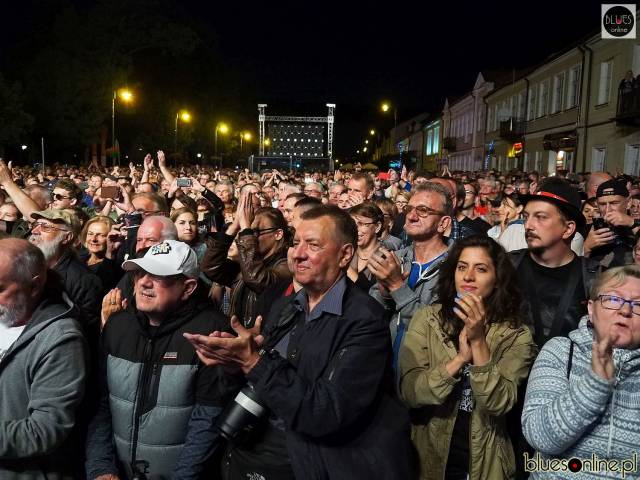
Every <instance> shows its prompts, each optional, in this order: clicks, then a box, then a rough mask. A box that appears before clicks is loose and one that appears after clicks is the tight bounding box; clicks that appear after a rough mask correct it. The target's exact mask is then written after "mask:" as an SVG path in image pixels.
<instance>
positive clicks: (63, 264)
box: [29, 208, 102, 345]
mask: <svg viewBox="0 0 640 480" xmlns="http://www.w3.org/2000/svg"><path fill="white" fill-rule="evenodd" d="M31 218H33V219H34V220H35V222H34V223H33V224H32V228H31V236H30V237H29V241H30V242H31V243H32V244H34V245H35V246H36V247H38V248H39V249H40V250H41V251H42V253H43V254H44V257H45V260H46V261H47V266H48V267H49V268H50V269H52V270H53V271H54V272H56V273H57V274H58V275H60V278H61V280H62V284H63V285H64V288H65V290H66V292H67V294H68V295H69V297H70V298H71V301H72V302H73V303H75V304H76V306H77V307H78V308H79V309H80V314H81V315H80V322H81V324H82V326H83V328H84V329H85V334H86V335H87V339H88V340H89V343H90V344H91V345H94V344H97V339H98V335H99V324H100V321H99V318H100V316H99V315H100V307H101V303H102V297H101V292H102V281H101V280H100V279H99V278H98V276H97V275H95V274H94V273H92V272H91V271H90V270H89V268H88V267H87V266H86V265H85V264H84V263H83V262H82V261H80V260H79V259H78V257H77V255H76V252H75V250H74V249H73V244H74V242H75V240H76V238H77V236H78V234H79V232H80V221H79V219H78V217H77V216H76V213H75V212H74V211H73V210H69V209H54V208H52V209H47V210H42V211H40V212H35V213H33V214H31Z"/></svg>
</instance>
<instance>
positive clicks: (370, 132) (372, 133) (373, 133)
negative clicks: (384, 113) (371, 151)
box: [369, 128, 376, 137]
mask: <svg viewBox="0 0 640 480" xmlns="http://www.w3.org/2000/svg"><path fill="white" fill-rule="evenodd" d="M375 134H376V131H375V130H374V129H373V128H372V129H371V130H369V135H371V136H372V137H373V136H374V135H375Z"/></svg>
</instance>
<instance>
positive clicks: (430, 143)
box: [427, 129, 433, 155]
mask: <svg viewBox="0 0 640 480" xmlns="http://www.w3.org/2000/svg"><path fill="white" fill-rule="evenodd" d="M432 154H433V130H431V129H429V130H428V131H427V155H432Z"/></svg>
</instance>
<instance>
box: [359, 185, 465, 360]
mask: <svg viewBox="0 0 640 480" xmlns="http://www.w3.org/2000/svg"><path fill="white" fill-rule="evenodd" d="M412 193H413V195H412V196H411V199H410V200H409V203H408V204H407V205H406V206H405V207H404V213H405V224H404V229H405V231H406V232H407V235H408V237H409V238H410V239H411V240H412V245H409V246H408V247H405V248H403V249H401V250H398V251H396V252H390V251H388V250H386V249H380V250H378V251H377V252H375V253H374V254H373V255H372V256H371V258H370V259H369V265H368V268H369V270H370V271H371V273H373V275H374V276H375V277H376V278H377V280H378V282H377V283H376V284H375V285H374V286H373V287H371V291H370V294H371V295H372V296H373V297H374V298H375V299H376V300H378V301H379V302H380V303H381V304H382V305H383V306H384V307H385V308H386V309H387V312H388V314H389V315H390V316H392V321H391V323H390V325H391V336H392V340H393V341H394V355H397V352H398V349H399V348H400V342H401V341H402V336H403V335H404V332H405V330H406V327H407V325H408V323H409V321H410V320H411V317H413V314H414V312H415V311H416V310H417V309H418V308H419V307H421V306H423V305H430V304H432V303H433V302H434V301H435V300H437V299H436V298H435V286H436V284H437V282H438V272H439V270H440V265H441V264H442V262H443V261H444V260H445V258H446V257H447V253H448V251H449V248H450V246H451V245H452V244H453V241H449V244H448V245H447V244H446V243H445V242H444V235H445V232H446V231H447V228H448V227H449V225H450V223H451V216H452V215H453V203H452V201H451V196H450V195H449V192H448V191H447V190H446V189H445V188H444V187H443V186H442V185H439V184H437V183H424V184H420V185H417V186H415V187H414V188H413V190H412Z"/></svg>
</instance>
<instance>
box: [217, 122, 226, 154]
mask: <svg viewBox="0 0 640 480" xmlns="http://www.w3.org/2000/svg"><path fill="white" fill-rule="evenodd" d="M218 132H220V133H222V134H225V135H226V134H227V133H229V125H227V124H226V123H224V122H218V124H217V125H216V130H215V135H214V138H215V140H214V142H213V143H214V147H213V151H214V155H215V156H216V157H217V156H218Z"/></svg>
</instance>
